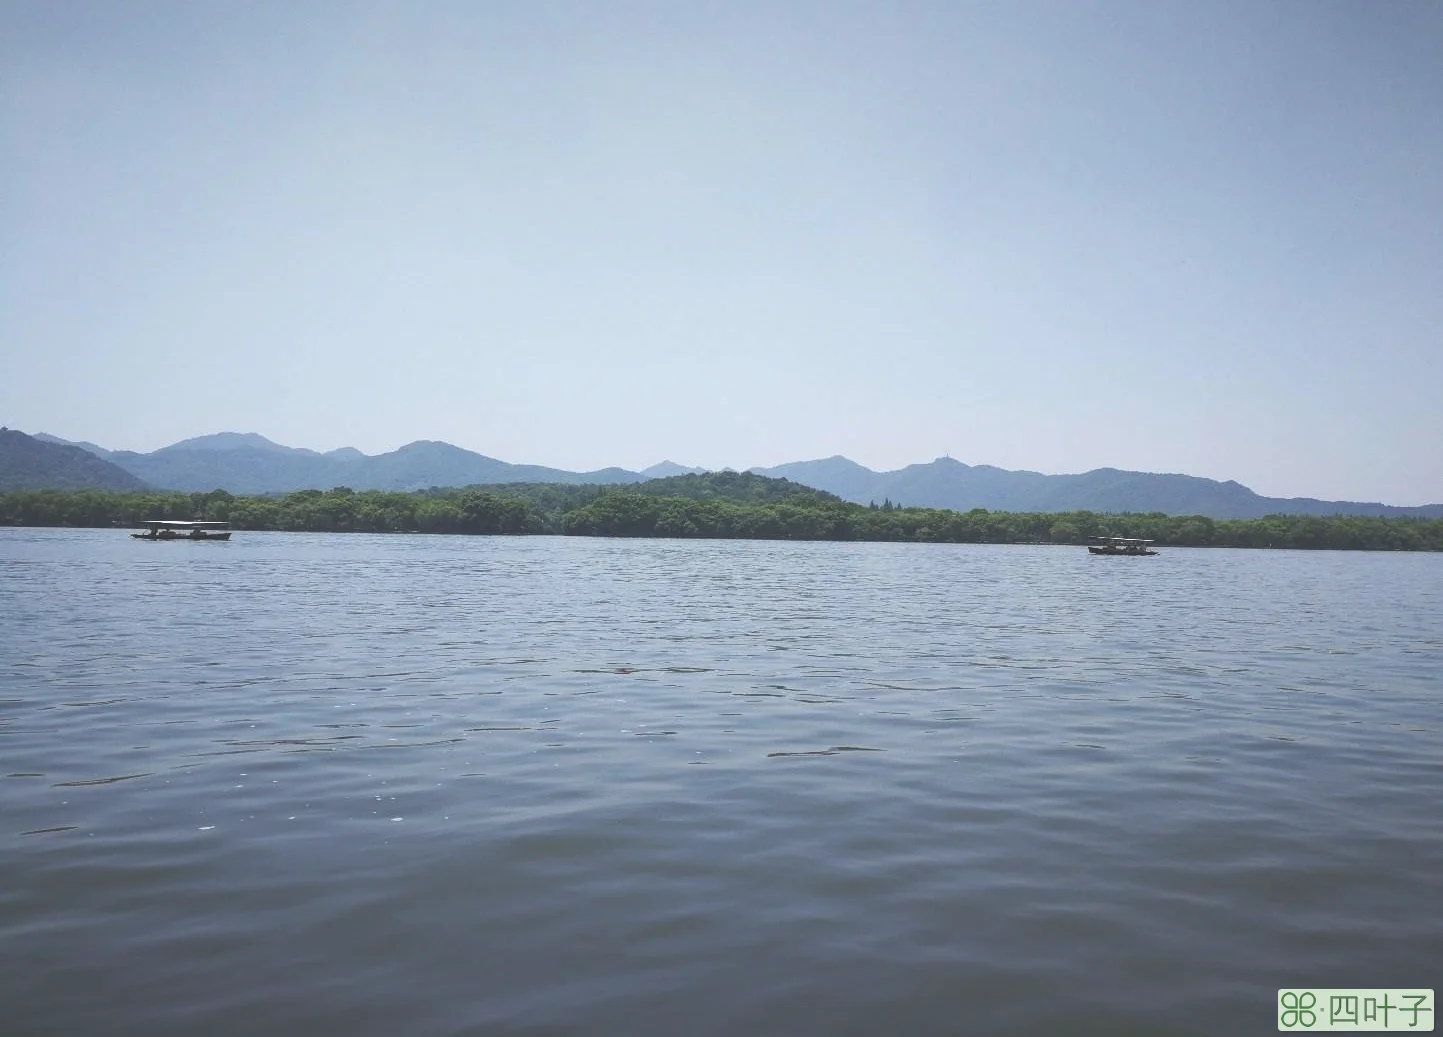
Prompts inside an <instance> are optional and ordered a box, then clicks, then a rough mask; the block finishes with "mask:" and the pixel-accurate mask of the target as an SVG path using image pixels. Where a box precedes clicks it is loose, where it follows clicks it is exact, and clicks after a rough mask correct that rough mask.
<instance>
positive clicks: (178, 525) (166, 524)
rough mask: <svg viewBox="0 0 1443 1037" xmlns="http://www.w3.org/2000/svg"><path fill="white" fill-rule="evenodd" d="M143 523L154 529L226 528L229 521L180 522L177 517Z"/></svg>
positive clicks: (148, 520)
mask: <svg viewBox="0 0 1443 1037" xmlns="http://www.w3.org/2000/svg"><path fill="white" fill-rule="evenodd" d="M141 524H142V525H145V526H149V527H150V528H152V529H224V528H225V527H227V526H229V525H230V523H229V522H199V521H197V522H180V521H177V520H175V519H146V520H145V521H144V522H143V523H141Z"/></svg>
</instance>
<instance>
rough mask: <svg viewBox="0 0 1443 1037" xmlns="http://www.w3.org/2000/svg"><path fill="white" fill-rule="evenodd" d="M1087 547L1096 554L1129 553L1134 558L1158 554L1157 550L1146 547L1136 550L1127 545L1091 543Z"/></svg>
mask: <svg viewBox="0 0 1443 1037" xmlns="http://www.w3.org/2000/svg"><path fill="white" fill-rule="evenodd" d="M1087 549H1088V551H1090V552H1092V553H1093V554H1095V555H1127V556H1129V557H1132V558H1141V557H1143V556H1144V555H1155V554H1157V552H1156V551H1149V550H1147V549H1145V548H1144V549H1141V550H1134V549H1131V548H1126V547H1094V546H1092V545H1091V544H1089V545H1088V547H1087Z"/></svg>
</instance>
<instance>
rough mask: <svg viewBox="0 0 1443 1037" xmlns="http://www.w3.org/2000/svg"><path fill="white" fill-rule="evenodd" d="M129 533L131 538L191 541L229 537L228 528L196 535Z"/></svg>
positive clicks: (226, 538)
mask: <svg viewBox="0 0 1443 1037" xmlns="http://www.w3.org/2000/svg"><path fill="white" fill-rule="evenodd" d="M130 535H131V537H133V538H134V539H136V540H191V541H194V540H229V539H230V531H229V530H227V531H226V532H224V533H201V534H199V535H197V534H195V533H173V534H171V535H170V536H166V535H165V534H164V533H157V534H151V533H132V534H130Z"/></svg>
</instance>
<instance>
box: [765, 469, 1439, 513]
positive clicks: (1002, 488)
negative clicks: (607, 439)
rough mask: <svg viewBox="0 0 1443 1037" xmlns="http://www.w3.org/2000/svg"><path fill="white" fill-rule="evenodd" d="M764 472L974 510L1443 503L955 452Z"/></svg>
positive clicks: (1310, 508)
mask: <svg viewBox="0 0 1443 1037" xmlns="http://www.w3.org/2000/svg"><path fill="white" fill-rule="evenodd" d="M751 471H753V472H756V473H758V474H759V475H769V476H772V477H774V478H784V479H790V480H792V481H793V482H799V483H803V484H804V485H807V486H815V487H816V488H817V489H820V490H829V491H830V492H832V493H835V494H836V495H837V496H839V497H842V498H843V499H845V500H849V501H856V502H858V503H863V504H865V503H867V502H869V501H876V502H878V503H881V502H882V501H884V500H887V499H891V500H892V501H893V503H896V502H898V501H901V502H902V503H904V504H908V505H913V506H916V507H924V508H952V509H953V510H956V511H971V510H972V509H973V508H986V509H987V510H988V511H1099V512H1123V511H1131V512H1149V511H1161V512H1163V513H1164V514H1167V515H1206V516H1208V517H1209V518H1216V519H1232V518H1262V517H1263V516H1264V515H1282V514H1286V515H1385V516H1393V517H1396V516H1404V515H1411V516H1414V517H1418V518H1443V504H1428V505H1423V506H1421V507H1416V508H1406V507H1395V506H1393V505H1389V504H1378V503H1360V502H1356V501H1324V500H1314V499H1313V498H1311V497H1287V498H1285V497H1263V496H1261V495H1259V494H1256V493H1254V492H1253V491H1252V490H1250V489H1248V488H1247V487H1246V486H1244V485H1242V484H1241V483H1237V482H1232V481H1231V480H1230V481H1228V482H1218V481H1217V480H1216V479H1203V478H1199V477H1198V476H1194V475H1158V474H1154V473H1152V472H1124V471H1120V470H1118V469H1116V468H1097V469H1094V470H1093V471H1090V472H1083V473H1082V474H1080V475H1043V474H1042V473H1040V472H1026V471H1023V472H1015V471H1010V470H1008V469H1006V468H994V467H992V466H991V465H966V464H963V463H962V462H961V461H954V460H953V459H951V458H950V457H939V458H938V459H937V460H935V461H932V462H930V463H928V464H914V465H908V466H907V467H906V468H901V469H898V470H897V471H894V472H874V471H872V469H870V468H864V467H863V466H862V465H859V464H857V463H856V462H855V461H851V460H848V459H847V458H845V457H828V458H826V459H824V460H820V461H796V462H793V463H791V464H783V465H777V466H776V467H775V468H753V469H751Z"/></svg>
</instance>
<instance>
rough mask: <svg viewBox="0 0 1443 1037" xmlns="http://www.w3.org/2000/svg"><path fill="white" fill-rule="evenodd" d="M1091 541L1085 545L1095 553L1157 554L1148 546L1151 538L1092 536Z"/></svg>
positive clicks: (1136, 555) (1132, 555) (1131, 555)
mask: <svg viewBox="0 0 1443 1037" xmlns="http://www.w3.org/2000/svg"><path fill="white" fill-rule="evenodd" d="M1092 541H1093V542H1092V543H1090V544H1088V545H1087V549H1088V550H1089V551H1091V552H1092V553H1093V554H1095V555H1128V556H1129V557H1134V558H1138V557H1141V556H1143V555H1155V554H1157V552H1156V551H1154V550H1153V549H1152V548H1151V547H1149V546H1148V545H1149V544H1151V543H1154V541H1152V540H1139V539H1137V538H1136V537H1093V538H1092Z"/></svg>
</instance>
